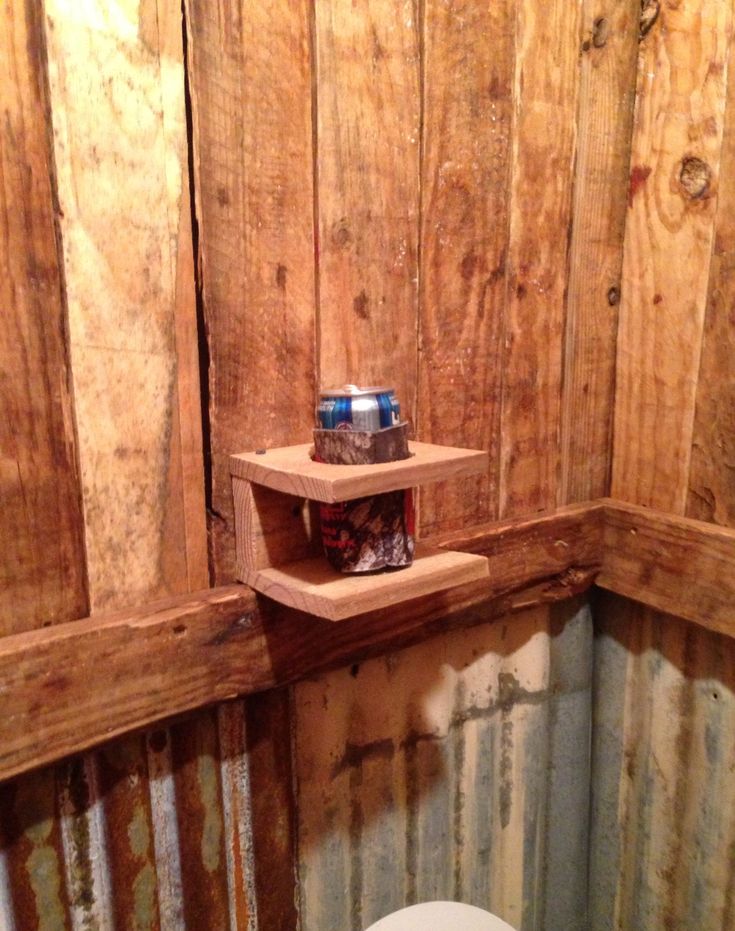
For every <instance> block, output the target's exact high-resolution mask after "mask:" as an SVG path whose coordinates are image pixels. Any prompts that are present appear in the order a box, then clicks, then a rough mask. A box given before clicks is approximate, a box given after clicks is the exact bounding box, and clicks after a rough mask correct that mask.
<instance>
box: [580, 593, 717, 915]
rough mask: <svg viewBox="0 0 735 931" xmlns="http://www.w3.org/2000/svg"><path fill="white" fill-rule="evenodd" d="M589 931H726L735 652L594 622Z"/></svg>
mask: <svg viewBox="0 0 735 931" xmlns="http://www.w3.org/2000/svg"><path fill="white" fill-rule="evenodd" d="M595 633H596V636H595V677H594V680H595V697H594V746H593V777H592V831H591V861H590V862H591V875H590V905H591V919H592V923H591V927H592V929H593V931H608V929H610V931H612V929H614V928H636V929H640V931H658V929H660V928H697V931H721V929H724V928H732V927H735V780H733V778H732V773H733V772H735V640H733V639H732V638H729V637H725V636H722V635H720V634H716V633H713V632H712V631H708V630H705V629H704V628H701V627H697V626H696V625H694V624H690V623H688V622H687V621H683V620H681V619H680V618H675V617H671V616H669V615H664V614H661V613H659V612H657V611H654V610H652V609H649V608H646V607H644V606H643V605H639V604H635V603H634V602H630V601H627V600H626V599H624V598H619V597H616V596H614V595H609V594H601V596H600V598H599V601H598V605H597V609H596V612H595Z"/></svg>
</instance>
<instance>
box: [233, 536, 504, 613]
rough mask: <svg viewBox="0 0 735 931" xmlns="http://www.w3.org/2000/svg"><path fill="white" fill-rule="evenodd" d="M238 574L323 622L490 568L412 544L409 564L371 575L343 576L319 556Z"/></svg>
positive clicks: (472, 578)
mask: <svg viewBox="0 0 735 931" xmlns="http://www.w3.org/2000/svg"><path fill="white" fill-rule="evenodd" d="M240 577H241V580H242V581H243V582H245V583H247V584H248V585H250V586H251V588H254V589H255V590H256V591H258V592H260V593H261V594H263V595H267V596H268V598H272V599H273V600H274V601H278V602H279V603H280V604H284V605H289V606H290V607H292V608H298V609H299V610H300V611H306V612H308V613H309V614H315V615H316V616H317V617H322V618H326V620H328V621H343V620H346V619H347V618H349V617H354V616H355V615H356V614H363V613H364V612H365V611H375V610H377V609H378V608H386V607H389V606H390V605H394V604H398V603H400V602H402V601H408V600H410V599H411V598H418V597H420V596H421V595H430V594H432V593H433V592H440V591H445V590H446V589H448V588H454V587H455V586H458V585H465V584H466V583H468V582H477V581H480V580H482V579H486V578H488V577H489V569H488V561H487V559H486V558H485V557H484V556H476V555H474V554H473V553H457V552H454V551H451V550H437V549H431V548H429V547H422V546H417V548H416V554H415V556H414V561H413V565H411V566H409V567H408V568H406V569H395V570H392V571H389V572H380V573H375V574H374V575H343V574H342V573H340V572H337V571H336V570H335V569H333V568H332V567H331V566H330V565H329V563H328V562H327V561H326V559H325V558H324V557H323V556H319V557H315V558H311V559H303V560H300V561H298V562H292V563H286V564H285V565H283V566H278V567H273V566H272V567H270V568H268V569H260V570H253V569H245V570H241V572H240Z"/></svg>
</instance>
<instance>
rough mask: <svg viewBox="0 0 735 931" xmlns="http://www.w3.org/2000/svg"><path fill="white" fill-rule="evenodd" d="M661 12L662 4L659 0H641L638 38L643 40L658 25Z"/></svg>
mask: <svg viewBox="0 0 735 931" xmlns="http://www.w3.org/2000/svg"><path fill="white" fill-rule="evenodd" d="M660 13H661V4H660V2H659V0H641V21H640V27H639V30H638V38H639V39H640V40H641V41H642V40H643V39H645V38H646V36H647V35H648V33H649V32H650V31H651V30H652V29H653V27H654V26H655V25H656V21H657V20H658V17H659V14H660Z"/></svg>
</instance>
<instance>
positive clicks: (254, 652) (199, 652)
mask: <svg viewBox="0 0 735 931" xmlns="http://www.w3.org/2000/svg"><path fill="white" fill-rule="evenodd" d="M431 542H432V543H439V544H440V545H444V546H450V547H451V548H452V549H458V550H464V551H466V552H473V553H481V554H483V555H485V556H487V557H488V559H489V561H490V579H489V580H484V581H482V582H477V583H472V584H470V585H465V586H462V587H460V588H455V589H452V590H451V591H449V592H444V593H440V594H438V595H429V596H426V597H423V598H417V599H415V600H413V601H410V602H405V603H403V604H401V605H398V606H394V607H391V608H386V609H383V610H380V611H374V612H371V613H369V614H364V615H361V616H359V617H355V618H353V619H351V620H349V621H345V622H342V623H340V624H332V623H330V622H328V621H322V620H319V619H318V618H313V617H310V616H308V615H304V614H302V613H300V612H298V611H295V610H292V609H288V608H284V607H281V606H280V605H277V604H275V603H273V602H269V601H268V600H267V599H263V598H261V597H260V596H256V595H255V593H254V592H252V591H251V590H250V589H249V588H247V587H246V586H243V585H228V586H223V587H220V588H215V589H210V590H208V591H203V592H199V593H194V594H191V595H185V596H179V597H176V598H171V599H168V600H166V601H161V602H158V603H156V604H151V605H148V606H146V607H144V608H138V609H132V610H130V611H121V612H116V613H114V614H106V615H97V616H92V617H89V618H85V619H83V620H80V621H74V622H71V623H66V624H59V625H56V626H53V627H47V628H44V629H40V630H34V631H30V632H27V633H22V634H17V635H12V636H8V637H4V638H2V639H0V699H1V702H2V708H3V715H2V716H1V717H0V779H5V778H8V777H11V776H13V775H16V774H18V773H21V772H23V771H25V770H28V769H32V768H35V767H37V766H40V765H43V764H46V763H50V762H52V761H54V760H56V759H59V758H62V757H64V756H67V755H69V754H72V753H76V752H79V751H81V750H84V749H87V748H89V747H91V746H94V745H96V744H99V743H102V742H104V741H107V740H109V739H111V738H113V737H116V736H119V735H120V734H123V733H126V732H128V731H131V730H134V729H137V728H140V727H144V726H149V725H152V724H153V723H155V722H157V721H162V720H167V719H170V718H171V717H173V716H176V715H180V714H182V713H185V712H188V711H191V710H192V709H195V708H198V707H201V706H204V705H208V704H211V703H214V702H219V701H223V700H227V699H231V698H234V697H236V696H241V695H247V694H252V693H255V692H260V691H263V690H266V689H269V688H273V687H275V686H280V685H284V684H287V683H289V682H294V681H296V680H298V679H301V678H304V677H306V676H309V675H313V674H315V673H318V672H321V671H323V670H325V669H328V668H334V667H337V666H340V665H346V664H348V663H350V662H355V661H358V660H359V661H362V660H364V659H366V658H368V657H370V656H374V655H377V654H379V653H382V652H385V651H386V650H389V649H395V648H398V647H403V646H407V645H409V644H410V643H413V642H416V641H418V640H421V639H423V638H424V637H426V636H427V635H429V634H432V633H436V632H439V631H442V630H447V629H449V628H452V627H460V626H470V625H472V624H477V623H481V622H483V621H488V620H491V619H493V618H500V617H507V616H508V615H510V614H511V613H512V612H514V611H517V610H521V609H523V608H526V607H530V606H533V605H537V604H539V603H544V602H552V601H558V600H562V599H565V598H568V597H570V596H571V595H573V594H576V593H579V592H581V591H584V590H586V589H587V588H589V587H590V586H591V585H592V584H593V582H596V583H597V584H598V585H600V586H601V587H603V588H606V589H609V590H610V591H613V592H617V593H619V594H622V595H625V596H627V597H629V598H633V599H635V600H637V601H641V602H643V603H645V604H648V605H650V606H652V607H655V608H657V609H658V610H660V611H664V612H667V613H670V614H675V615H678V616H680V617H683V618H686V619H688V620H690V621H694V622H695V623H698V624H701V625H703V626H705V627H708V628H710V629H713V630H716V631H719V632H720V633H724V634H727V635H730V636H735V610H733V606H734V605H735V530H729V529H727V528H722V527H717V526H714V525H711V524H704V523H701V522H699V521H694V520H690V519H687V518H682V517H675V516H671V515H667V514H662V513H659V512H657V511H652V510H650V509H646V508H641V507H636V506H634V505H628V504H625V503H622V502H619V501H613V500H610V499H601V500H598V501H595V502H591V503H587V504H581V505H573V506H570V507H565V508H562V509H559V510H557V511H555V512H552V513H548V514H544V515H541V516H538V517H533V518H527V519H522V520H509V521H504V522H502V523H496V524H492V525H487V526H485V527H482V528H480V529H478V530H476V531H474V532H472V533H454V534H451V535H448V536H444V537H442V538H441V539H436V538H435V539H432V541H431Z"/></svg>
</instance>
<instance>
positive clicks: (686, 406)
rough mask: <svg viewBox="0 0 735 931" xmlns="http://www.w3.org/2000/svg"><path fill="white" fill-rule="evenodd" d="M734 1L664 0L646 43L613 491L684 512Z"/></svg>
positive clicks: (626, 265) (634, 165)
mask: <svg viewBox="0 0 735 931" xmlns="http://www.w3.org/2000/svg"><path fill="white" fill-rule="evenodd" d="M731 19H732V8H731V5H730V4H729V3H719V2H717V0H688V2H685V3H679V4H662V5H661V13H660V16H659V17H658V20H657V21H656V22H655V24H654V25H653V28H651V29H650V31H649V32H648V34H647V36H646V37H645V39H644V41H643V45H642V51H641V59H640V63H639V71H638V87H637V104H636V120H635V131H634V135H633V148H632V156H631V174H630V192H629V204H630V206H629V210H628V219H627V225H626V234H625V257H624V264H623V288H622V301H621V305H620V332H619V337H618V362H617V388H616V400H615V449H614V456H613V480H612V495H613V497H618V498H622V499H624V500H627V501H632V502H634V503H635V504H642V505H646V506H649V507H656V508H659V509H661V510H670V511H674V512H676V513H679V514H681V513H683V511H684V508H685V505H686V498H687V488H688V477H689V465H690V459H691V449H692V433H693V424H694V405H695V396H696V384H697V376H698V371H699V361H700V351H701V342H702V328H703V320H704V309H705V302H706V295H707V281H708V275H709V269H710V254H711V251H712V241H713V235H714V218H715V208H716V204H717V191H718V188H719V184H720V176H721V172H720V149H721V145H722V133H723V117H724V110H725V92H726V78H727V75H726V68H727V63H728V54H729V40H730V30H731Z"/></svg>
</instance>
